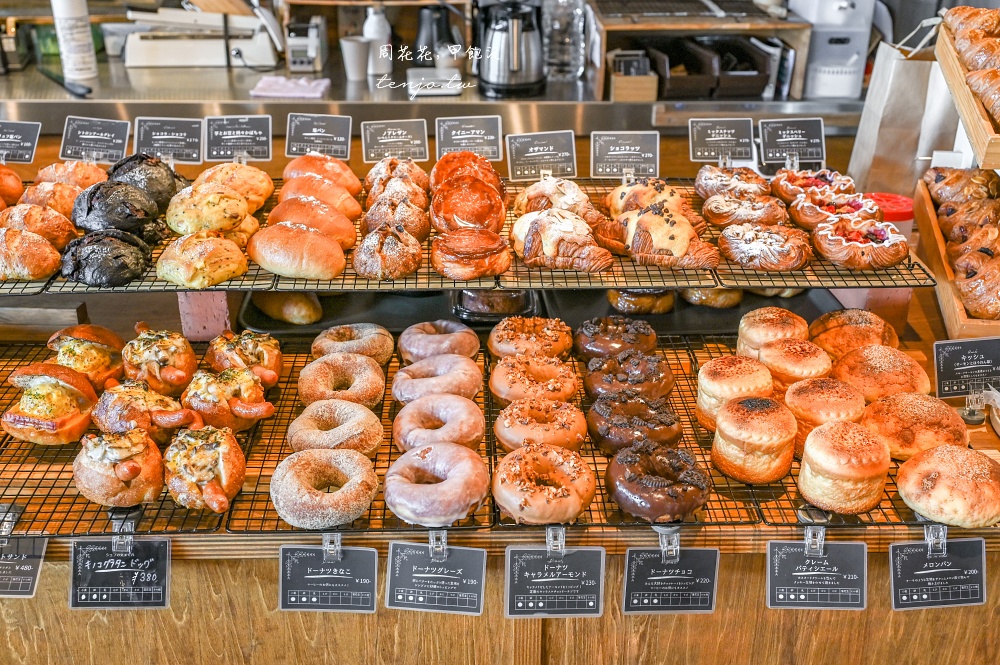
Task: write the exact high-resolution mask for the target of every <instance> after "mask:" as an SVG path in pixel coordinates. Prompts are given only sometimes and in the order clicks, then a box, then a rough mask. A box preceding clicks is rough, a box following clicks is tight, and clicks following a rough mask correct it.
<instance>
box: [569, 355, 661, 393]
mask: <svg viewBox="0 0 1000 665" xmlns="http://www.w3.org/2000/svg"><path fill="white" fill-rule="evenodd" d="M583 389H584V391H585V392H586V393H587V397H589V398H590V399H597V398H598V397H600V396H601V395H604V394H607V393H617V392H622V391H624V390H632V391H635V392H636V393H638V394H639V395H640V396H641V397H643V398H645V399H661V398H664V397H667V396H668V395H670V392H671V391H672V390H673V389H674V374H673V372H672V371H671V370H670V365H669V364H668V363H667V361H666V359H664V358H663V357H661V356H659V355H646V354H645V353H642V352H641V351H634V350H626V351H622V352H621V353H619V354H618V355H616V356H609V357H607V358H591V359H590V362H588V363H587V374H586V376H585V377H584V379H583Z"/></svg>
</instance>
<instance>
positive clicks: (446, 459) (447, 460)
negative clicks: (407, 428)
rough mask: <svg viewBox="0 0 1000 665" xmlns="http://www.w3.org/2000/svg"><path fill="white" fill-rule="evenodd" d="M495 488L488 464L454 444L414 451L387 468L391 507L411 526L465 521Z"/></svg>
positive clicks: (432, 446) (386, 474)
mask: <svg viewBox="0 0 1000 665" xmlns="http://www.w3.org/2000/svg"><path fill="white" fill-rule="evenodd" d="M489 492H490V472H489V470H488V469H487V468H486V463H485V462H483V459H482V458H481V457H480V456H479V454H478V453H476V452H474V451H472V450H469V449H468V448H466V447H465V446H459V445H457V444H454V443H443V442H442V443H432V444H430V445H426V446H420V447H419V448H413V449H411V450H408V451H407V452H405V453H403V454H402V455H401V456H400V457H399V459H397V460H396V461H395V462H393V463H392V466H390V467H389V470H388V471H386V472H385V505H386V507H387V508H388V509H389V510H391V511H392V512H393V514H394V515H396V517H398V518H400V519H401V520H403V521H404V522H406V523H408V524H419V525H421V526H427V527H432V528H434V527H445V526H448V525H450V524H453V523H454V522H457V521H459V520H463V519H465V518H466V517H467V516H468V515H469V513H470V512H473V511H474V510H475V509H476V508H477V507H478V506H479V505H481V504H482V502H483V501H484V500H485V499H486V496H487V495H488V494H489Z"/></svg>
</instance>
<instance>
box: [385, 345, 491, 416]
mask: <svg viewBox="0 0 1000 665" xmlns="http://www.w3.org/2000/svg"><path fill="white" fill-rule="evenodd" d="M482 389H483V372H482V370H480V369H479V365H477V364H476V363H475V361H474V360H472V359H471V358H466V357H465V356H460V355H457V354H454V353H446V354H443V355H440V356H431V357H430V358H424V359H423V360H420V361H418V362H415V363H413V364H412V365H409V366H408V367H402V368H400V369H399V370H398V371H397V372H396V376H395V378H393V380H392V396H393V398H394V399H395V400H396V401H397V402H399V403H401V404H407V403H409V402H412V401H413V400H415V399H417V398H418V397H423V396H424V395H444V394H447V395H461V396H462V397H465V398H466V399H473V398H475V396H476V395H478V394H479V391H480V390H482Z"/></svg>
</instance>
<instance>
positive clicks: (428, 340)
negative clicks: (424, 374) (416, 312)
mask: <svg viewBox="0 0 1000 665" xmlns="http://www.w3.org/2000/svg"><path fill="white" fill-rule="evenodd" d="M442 354H455V355H459V356H465V357H467V358H475V357H476V356H478V355H479V336H478V335H477V334H476V333H475V331H473V330H472V328H470V327H469V326H467V325H465V324H464V323H459V322H458V321H449V320H447V319H439V320H437V321H425V322H423V323H414V324H413V325H412V326H410V327H409V328H407V329H406V330H404V331H403V332H402V333H401V334H400V335H399V357H400V359H401V360H402V361H403V364H404V365H410V364H412V363H415V362H417V361H418V360H423V359H424V358H430V357H431V356H440V355H442Z"/></svg>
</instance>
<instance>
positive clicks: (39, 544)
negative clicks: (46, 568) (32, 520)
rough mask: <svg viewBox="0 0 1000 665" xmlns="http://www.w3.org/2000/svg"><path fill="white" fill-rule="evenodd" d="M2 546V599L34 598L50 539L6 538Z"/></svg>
mask: <svg viewBox="0 0 1000 665" xmlns="http://www.w3.org/2000/svg"><path fill="white" fill-rule="evenodd" d="M3 540H6V541H7V542H6V543H5V544H3V545H0V598H33V597H34V596H35V589H36V588H37V586H38V576H39V575H40V574H41V572H42V560H43V559H44V558H45V546H46V544H47V543H48V542H49V541H48V538H20V537H18V538H4V539H3Z"/></svg>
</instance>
